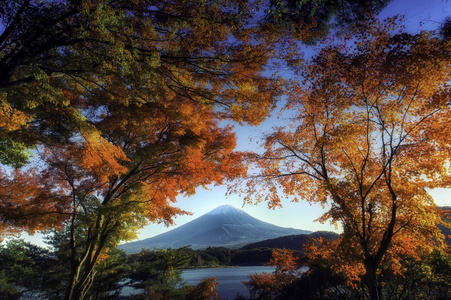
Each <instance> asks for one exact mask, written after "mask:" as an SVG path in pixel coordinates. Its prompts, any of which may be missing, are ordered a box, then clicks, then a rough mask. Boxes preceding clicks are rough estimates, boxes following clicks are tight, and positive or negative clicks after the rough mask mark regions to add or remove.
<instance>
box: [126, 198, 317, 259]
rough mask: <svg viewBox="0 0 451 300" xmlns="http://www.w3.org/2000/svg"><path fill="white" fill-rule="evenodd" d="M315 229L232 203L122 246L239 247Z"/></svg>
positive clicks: (134, 248) (131, 248)
mask: <svg viewBox="0 0 451 300" xmlns="http://www.w3.org/2000/svg"><path fill="white" fill-rule="evenodd" d="M308 233H311V231H306V230H301V229H294V228H284V227H279V226H276V225H273V224H270V223H267V222H263V221H260V220H258V219H256V218H254V217H252V216H251V215H249V214H247V213H245V212H244V211H242V210H240V209H238V208H235V207H233V206H231V205H222V206H219V207H217V208H215V209H213V210H212V211H210V212H209V213H206V214H204V215H202V216H200V217H199V218H197V219H195V220H193V221H191V222H188V223H186V224H184V225H182V226H180V227H178V228H175V229H173V230H171V231H168V232H166V233H162V234H160V235H157V236H155V237H151V238H148V239H144V240H140V241H136V242H131V243H127V244H123V245H120V246H119V247H118V248H120V249H124V250H125V251H126V252H127V253H129V254H130V253H137V252H139V251H141V250H142V249H143V248H145V249H154V248H159V249H165V248H179V247H183V246H190V247H191V248H192V249H204V248H207V247H209V246H215V247H218V246H224V247H229V248H239V247H241V246H244V245H246V244H249V243H253V242H258V241H262V240H266V239H272V238H277V237H281V236H285V235H293V234H308Z"/></svg>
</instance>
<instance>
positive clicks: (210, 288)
mask: <svg viewBox="0 0 451 300" xmlns="http://www.w3.org/2000/svg"><path fill="white" fill-rule="evenodd" d="M218 284H219V283H218V282H217V281H216V278H213V277H209V278H207V279H204V280H202V281H201V282H199V283H198V284H197V285H195V286H189V287H184V288H183V292H184V293H185V299H187V300H219V299H221V298H219V296H218V293H217V291H216V287H217V286H218Z"/></svg>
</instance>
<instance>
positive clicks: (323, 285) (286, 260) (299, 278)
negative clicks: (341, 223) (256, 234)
mask: <svg viewBox="0 0 451 300" xmlns="http://www.w3.org/2000/svg"><path fill="white" fill-rule="evenodd" d="M271 263H272V266H274V267H276V271H275V272H274V273H273V274H267V273H264V274H254V275H251V276H250V280H249V281H248V282H246V285H247V286H248V289H249V291H250V294H251V297H250V298H249V299H260V300H262V299H281V300H282V299H284V300H290V299H293V300H294V299H298V300H300V299H305V300H307V299H308V300H320V299H362V300H363V299H368V297H369V294H368V288H367V286H366V285H365V284H358V285H354V286H349V285H348V284H347V278H346V276H343V275H340V274H336V273H334V272H333V269H332V267H333V265H334V264H335V263H336V262H334V261H333V260H325V259H314V260H312V259H310V258H308V257H307V256H303V257H300V256H297V255H295V253H293V251H291V250H285V249H279V250H277V249H276V250H274V252H273V260H272V261H271ZM401 265H402V270H401V271H400V272H399V273H397V274H393V272H392V270H391V269H390V266H387V265H384V266H382V267H381V282H382V283H383V284H382V285H380V286H379V294H380V295H381V299H390V300H395V299H397V300H408V299H431V300H432V299H440V300H442V299H443V300H444V299H449V297H451V286H450V282H451V250H450V249H449V248H448V249H447V250H446V251H443V250H440V249H435V250H434V251H433V252H432V253H431V254H430V255H428V256H421V258H420V259H418V260H417V259H412V258H411V257H405V258H404V259H403V260H402V262H401ZM240 299H245V298H244V297H241V298H240Z"/></svg>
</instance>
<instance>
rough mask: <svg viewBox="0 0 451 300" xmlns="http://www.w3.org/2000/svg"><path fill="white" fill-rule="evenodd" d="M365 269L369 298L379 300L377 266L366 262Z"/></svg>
mask: <svg viewBox="0 0 451 300" xmlns="http://www.w3.org/2000/svg"><path fill="white" fill-rule="evenodd" d="M365 270H366V274H365V279H366V285H367V287H368V294H369V297H370V300H381V297H380V296H381V295H380V293H379V286H378V283H377V267H376V266H374V264H372V263H369V262H366V263H365Z"/></svg>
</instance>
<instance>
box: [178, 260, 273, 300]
mask: <svg viewBox="0 0 451 300" xmlns="http://www.w3.org/2000/svg"><path fill="white" fill-rule="evenodd" d="M273 271H274V268H271V267H269V266H250V267H230V268H214V269H193V270H183V272H182V277H183V281H185V282H186V284H188V285H196V284H198V283H199V282H200V281H202V280H203V279H206V278H208V277H215V278H216V281H217V282H218V283H219V285H218V287H217V291H218V295H219V297H221V299H223V300H226V299H229V300H233V299H234V298H235V296H236V295H237V294H238V293H240V294H242V295H245V296H249V292H248V290H247V288H246V286H245V285H244V284H243V283H242V282H243V281H249V277H248V276H249V275H250V274H255V273H258V274H260V273H262V272H267V273H272V272H273Z"/></svg>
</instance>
